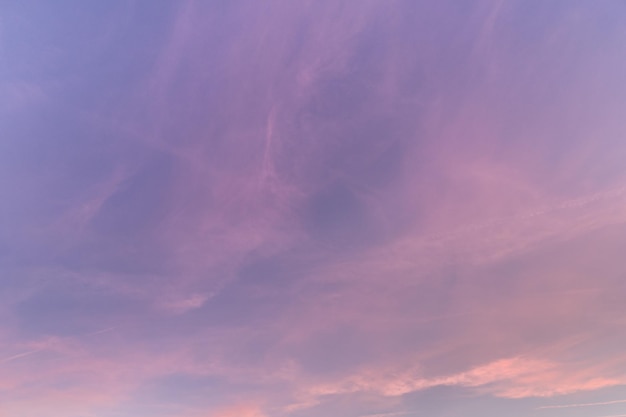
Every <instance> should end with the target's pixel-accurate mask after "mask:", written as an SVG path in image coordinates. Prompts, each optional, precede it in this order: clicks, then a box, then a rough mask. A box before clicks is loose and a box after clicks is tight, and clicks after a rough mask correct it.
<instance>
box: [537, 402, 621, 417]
mask: <svg viewBox="0 0 626 417" xmlns="http://www.w3.org/2000/svg"><path fill="white" fill-rule="evenodd" d="M622 403H626V400H614V401H604V402H597V403H583V404H563V405H545V406H543V407H538V408H537V409H538V410H545V409H549V408H550V409H553V408H575V407H595V406H597V405H611V404H622ZM606 417H619V416H606Z"/></svg>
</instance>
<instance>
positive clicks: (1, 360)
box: [0, 350, 41, 364]
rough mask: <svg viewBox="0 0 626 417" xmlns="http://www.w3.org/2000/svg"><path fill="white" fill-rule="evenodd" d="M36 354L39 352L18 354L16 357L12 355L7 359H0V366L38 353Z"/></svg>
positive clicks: (31, 351)
mask: <svg viewBox="0 0 626 417" xmlns="http://www.w3.org/2000/svg"><path fill="white" fill-rule="evenodd" d="M38 352H41V350H30V351H28V352H22V353H18V354H17V355H13V356H9V357H8V358H4V359H0V364H2V363H7V362H12V361H14V360H16V359H19V358H23V357H25V356H30V355H32V354H34V353H38Z"/></svg>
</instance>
